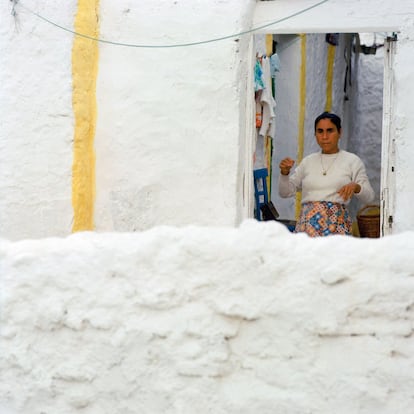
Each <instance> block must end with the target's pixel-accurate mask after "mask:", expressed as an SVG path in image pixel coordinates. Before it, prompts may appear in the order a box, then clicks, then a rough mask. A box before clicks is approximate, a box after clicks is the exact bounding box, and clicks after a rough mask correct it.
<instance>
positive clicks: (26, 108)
mask: <svg viewBox="0 0 414 414" xmlns="http://www.w3.org/2000/svg"><path fill="white" fill-rule="evenodd" d="M24 3H26V4H27V2H24ZM44 3H46V2H43V4H42V5H39V7H38V9H37V11H39V12H40V13H44V14H47V15H49V16H59V17H58V19H59V22H60V23H61V24H62V25H64V26H66V27H68V28H72V25H73V14H74V10H75V2H74V1H67V2H66V1H65V2H64V3H63V4H61V5H60V4H59V5H58V4H57V3H56V2H51V1H49V2H47V3H48V4H44ZM11 10H12V3H11V2H9V1H7V2H2V3H1V4H0V16H1V25H0V54H1V60H0V79H1V81H0V85H1V86H0V107H1V108H2V109H1V114H0V182H1V184H0V234H2V235H3V237H9V238H12V239H15V238H19V239H22V238H27V237H46V236H50V235H66V234H67V233H68V230H69V229H70V224H71V219H72V206H71V196H72V194H71V167H72V140H73V112H72V107H71V99H72V81H71V79H72V74H71V66H70V50H71V47H72V36H71V35H69V34H67V33H65V32H60V31H58V30H56V29H51V27H50V26H48V25H47V24H46V23H44V22H41V21H39V19H37V18H36V17H35V16H33V15H32V14H30V13H28V12H26V11H25V10H22V9H21V8H20V7H17V8H16V10H17V11H18V14H17V15H16V16H15V17H13V16H12V14H11Z"/></svg>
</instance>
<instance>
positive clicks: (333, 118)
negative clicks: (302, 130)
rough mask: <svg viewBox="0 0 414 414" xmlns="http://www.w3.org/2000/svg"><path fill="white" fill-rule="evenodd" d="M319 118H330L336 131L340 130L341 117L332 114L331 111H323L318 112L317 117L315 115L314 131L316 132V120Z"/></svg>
mask: <svg viewBox="0 0 414 414" xmlns="http://www.w3.org/2000/svg"><path fill="white" fill-rule="evenodd" d="M321 119H330V120H331V121H332V123H333V124H334V125H335V126H336V129H337V130H338V132H341V118H339V116H338V115H336V114H333V113H331V112H324V113H322V114H320V115H319V116H318V117H316V119H315V132H316V125H318V122H319V121H320V120H321Z"/></svg>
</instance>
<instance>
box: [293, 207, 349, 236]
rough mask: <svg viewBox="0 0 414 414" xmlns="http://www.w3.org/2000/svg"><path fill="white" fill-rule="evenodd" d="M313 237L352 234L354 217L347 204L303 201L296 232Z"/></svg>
mask: <svg viewBox="0 0 414 414" xmlns="http://www.w3.org/2000/svg"><path fill="white" fill-rule="evenodd" d="M303 232H304V233H307V234H308V235H309V236H311V237H319V236H329V235H331V234H345V235H351V234H352V218H351V216H350V215H349V212H348V210H347V208H346V207H345V205H343V204H340V203H333V202H331V201H311V202H308V203H303V204H302V208H301V211H300V216H299V220H298V221H297V223H296V228H295V233H303Z"/></svg>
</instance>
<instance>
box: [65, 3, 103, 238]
mask: <svg viewBox="0 0 414 414" xmlns="http://www.w3.org/2000/svg"><path fill="white" fill-rule="evenodd" d="M98 7H99V0H78V10H77V13H76V17H75V29H74V30H75V32H77V33H83V34H86V35H88V36H91V37H93V38H97V37H98V36H99V17H98ZM97 73H98V42H95V41H93V40H90V39H87V38H84V37H81V36H75V37H74V42H73V48H72V79H73V80H72V82H73V92H72V105H73V112H74V119H75V130H74V142H73V165H72V206H73V213H74V219H73V226H72V231H73V232H76V231H82V230H93V228H94V202H95V151H94V139H95V129H96V78H97Z"/></svg>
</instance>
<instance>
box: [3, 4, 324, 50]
mask: <svg viewBox="0 0 414 414" xmlns="http://www.w3.org/2000/svg"><path fill="white" fill-rule="evenodd" d="M10 1H12V2H13V10H12V15H13V16H16V10H15V9H16V5H17V4H19V7H21V8H22V9H24V10H26V11H27V12H29V13H31V14H33V15H34V16H36V17H38V18H39V19H41V20H43V21H45V22H46V23H49V24H51V25H52V26H55V27H57V28H59V29H61V30H64V31H66V32H69V33H72V34H74V35H76V36H81V37H84V38H86V39H89V40H93V41H96V42H100V43H106V44H111V45H114V46H124V47H134V48H153V49H161V48H163V49H165V48H174V47H189V46H196V45H203V44H206V43H213V42H219V41H221V40H226V39H231V38H237V37H240V36H243V35H246V34H249V33H254V32H257V31H259V30H262V29H265V28H267V27H270V26H274V25H276V24H279V23H281V22H284V21H286V20H289V19H292V18H294V17H296V16H299V15H301V14H303V13H306V12H307V11H309V10H312V9H314V8H316V7H319V6H321V5H322V4H324V3H327V2H328V1H330V0H322V1H319V2H318V3H315V4H313V5H312V6H309V7H306V8H304V9H302V10H299V11H297V12H296V13H293V14H291V15H289V16H286V17H283V18H281V19H278V20H273V21H271V22H270V23H267V24H264V25H261V26H257V27H254V28H252V29H250V30H245V31H242V32H238V33H234V34H231V35H228V36H221V37H216V38H212V39H207V40H201V41H197V42H188V43H176V44H164V45H146V44H133V43H122V42H114V41H111V40H105V39H100V38H97V37H93V36H88V35H86V34H83V33H79V32H76V31H74V30H71V29H68V28H67V27H64V26H61V25H59V24H57V23H55V22H53V21H52V20H50V19H48V18H46V17H44V16H42V15H41V14H39V13H36V12H35V11H33V10H31V9H29V8H28V7H26V6H24V5H23V4H22V3H21V2H19V0H10ZM13 13H14V14H13Z"/></svg>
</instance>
